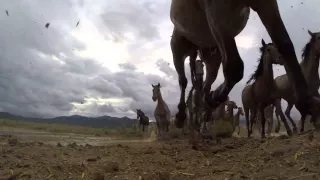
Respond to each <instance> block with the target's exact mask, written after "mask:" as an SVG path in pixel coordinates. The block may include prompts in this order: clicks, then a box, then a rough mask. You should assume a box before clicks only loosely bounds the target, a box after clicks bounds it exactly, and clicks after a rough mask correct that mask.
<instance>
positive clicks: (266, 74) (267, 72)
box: [261, 54, 273, 87]
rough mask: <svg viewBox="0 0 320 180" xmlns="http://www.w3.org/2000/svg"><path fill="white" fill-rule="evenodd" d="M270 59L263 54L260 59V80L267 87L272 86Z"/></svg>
mask: <svg viewBox="0 0 320 180" xmlns="http://www.w3.org/2000/svg"><path fill="white" fill-rule="evenodd" d="M270 58H271V57H270V56H268V54H265V55H264V57H263V59H262V61H263V62H262V63H263V72H262V75H261V78H262V79H263V81H264V82H265V83H267V84H268V85H272V83H273V69H272V62H271V59H270ZM269 87H272V86H269Z"/></svg>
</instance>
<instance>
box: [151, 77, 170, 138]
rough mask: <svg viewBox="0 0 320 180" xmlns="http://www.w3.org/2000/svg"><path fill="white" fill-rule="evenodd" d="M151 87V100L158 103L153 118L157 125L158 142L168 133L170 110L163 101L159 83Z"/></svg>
mask: <svg viewBox="0 0 320 180" xmlns="http://www.w3.org/2000/svg"><path fill="white" fill-rule="evenodd" d="M151 85H152V100H153V101H154V102H155V101H158V102H157V106H156V109H155V110H154V117H155V119H156V123H157V129H158V140H161V139H163V138H167V132H168V131H169V125H170V109H169V107H168V105H167V103H166V102H165V101H164V99H163V97H162V94H161V91H160V88H161V86H160V83H158V84H157V85H153V84H151Z"/></svg>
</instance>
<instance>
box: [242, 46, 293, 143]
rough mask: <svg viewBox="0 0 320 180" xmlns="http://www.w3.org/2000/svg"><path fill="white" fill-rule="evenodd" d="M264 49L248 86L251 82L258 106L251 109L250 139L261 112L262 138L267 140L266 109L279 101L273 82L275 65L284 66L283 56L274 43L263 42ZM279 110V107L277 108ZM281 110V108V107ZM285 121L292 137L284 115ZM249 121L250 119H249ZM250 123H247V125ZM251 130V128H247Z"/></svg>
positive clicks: (262, 48) (254, 98) (261, 50)
mask: <svg viewBox="0 0 320 180" xmlns="http://www.w3.org/2000/svg"><path fill="white" fill-rule="evenodd" d="M261 43H262V47H261V48H260V52H261V57H260V59H259V64H258V67H257V69H256V71H255V72H254V73H253V74H252V76H251V77H250V79H249V80H248V82H247V84H249V83H250V82H251V81H253V83H252V86H251V87H252V88H251V93H252V100H253V101H254V103H255V104H256V108H253V109H251V113H252V117H251V118H250V121H251V124H250V130H248V137H250V135H251V133H252V126H253V122H254V121H255V119H256V114H257V110H258V111H259V113H258V114H259V115H260V117H259V119H260V120H261V124H262V126H261V127H262V130H261V138H265V122H266V119H265V114H264V109H265V108H266V107H267V106H268V105H270V104H276V101H277V100H278V97H277V93H276V89H275V84H274V80H273V69H272V65H273V64H280V65H283V59H282V56H281V54H280V53H279V51H278V49H277V47H276V46H275V44H273V43H269V44H266V43H265V42H264V40H262V41H261ZM277 108H279V107H277ZM280 108H281V106H280ZM282 117H283V118H284V119H282V121H283V123H284V124H285V126H286V129H287V132H288V135H291V134H292V132H291V129H290V127H289V126H288V124H287V121H286V119H285V117H284V115H282ZM247 121H248V119H247ZM248 124H249V123H248V122H247V125H248ZM247 128H249V127H247Z"/></svg>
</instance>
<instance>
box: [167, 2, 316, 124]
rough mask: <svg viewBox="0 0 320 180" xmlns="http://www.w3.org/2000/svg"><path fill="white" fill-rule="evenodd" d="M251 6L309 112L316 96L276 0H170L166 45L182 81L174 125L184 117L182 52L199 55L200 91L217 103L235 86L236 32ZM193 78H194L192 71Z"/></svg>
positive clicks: (239, 66) (238, 68)
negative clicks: (217, 83)
mask: <svg viewBox="0 0 320 180" xmlns="http://www.w3.org/2000/svg"><path fill="white" fill-rule="evenodd" d="M250 8H251V9H253V10H254V11H256V12H257V13H258V15H259V17H260V19H261V21H262V23H263V24H264V26H265V27H266V29H267V32H268V33H269V35H270V37H271V39H272V41H273V42H274V43H275V44H276V45H277V47H278V50H279V52H280V53H281V54H282V56H283V58H284V62H283V63H284V67H285V69H286V72H287V74H288V78H289V80H290V82H291V83H292V84H293V87H294V89H295V90H296V92H297V102H296V107H297V109H299V111H301V112H303V113H305V114H312V112H313V111H312V109H313V107H314V106H319V105H320V99H319V98H317V97H312V96H311V95H310V94H308V87H307V83H306V80H305V79H304V77H303V74H302V70H301V68H300V66H299V63H298V60H297V57H296V54H295V51H294V47H293V43H292V41H291V39H290V37H289V35H288V32H287V30H286V27H285V26H284V23H283V21H282V19H281V16H280V12H279V8H278V3H277V1H276V0H236V1H235V0H172V1H171V8H170V19H171V21H172V23H173V25H174V28H173V32H172V36H171V41H170V46H171V51H172V56H173V62H174V66H175V69H176V72H177V74H178V79H179V86H180V100H179V104H178V112H177V114H176V119H175V125H176V127H178V128H182V127H183V125H184V121H185V119H186V112H185V109H186V102H185V91H186V87H187V84H188V81H187V78H186V75H185V70H184V61H185V59H186V57H188V56H189V57H190V62H194V61H195V59H196V57H197V55H199V56H200V59H202V60H203V61H204V62H205V65H206V79H205V82H204V85H203V93H204V100H205V102H206V103H205V104H206V106H211V107H212V108H215V107H218V106H219V104H221V102H224V101H225V100H226V99H227V97H228V95H229V93H230V91H231V90H232V89H233V87H234V85H235V84H236V83H238V82H239V81H240V80H241V79H242V78H243V71H244V64H243V61H242V59H241V57H240V55H239V52H238V49H237V46H236V42H235V37H236V36H237V35H238V34H239V33H240V32H241V31H242V30H243V29H244V28H245V26H246V24H247V22H248V19H249V14H250ZM221 63H222V65H223V72H224V78H225V80H224V82H223V83H222V84H221V85H220V86H219V87H218V88H217V89H216V90H215V91H214V92H210V90H211V85H212V84H213V82H214V81H215V79H216V77H217V73H218V70H219V67H220V64H221ZM191 79H192V81H194V75H192V78H191ZM207 109H210V108H207ZM207 114H208V113H207Z"/></svg>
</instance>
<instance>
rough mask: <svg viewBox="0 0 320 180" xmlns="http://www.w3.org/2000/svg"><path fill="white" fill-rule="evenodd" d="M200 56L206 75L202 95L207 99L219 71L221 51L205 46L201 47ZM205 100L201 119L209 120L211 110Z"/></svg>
mask: <svg viewBox="0 0 320 180" xmlns="http://www.w3.org/2000/svg"><path fill="white" fill-rule="evenodd" d="M199 52H200V54H199V56H200V58H201V59H202V60H203V61H204V62H205V65H206V66H205V67H206V75H205V80H204V83H203V95H204V97H203V98H204V99H208V96H209V93H210V90H211V86H212V84H213V82H214V81H215V80H216V78H217V75H218V71H219V67H220V64H221V53H220V52H219V51H218V50H217V49H216V50H214V51H212V49H211V48H205V49H201V50H200V51H199ZM206 102H207V101H204V102H203V105H204V109H205V111H204V115H203V118H204V119H203V120H204V121H209V119H210V118H211V114H212V112H211V110H212V108H211V107H210V106H208V104H207V103H206Z"/></svg>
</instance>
